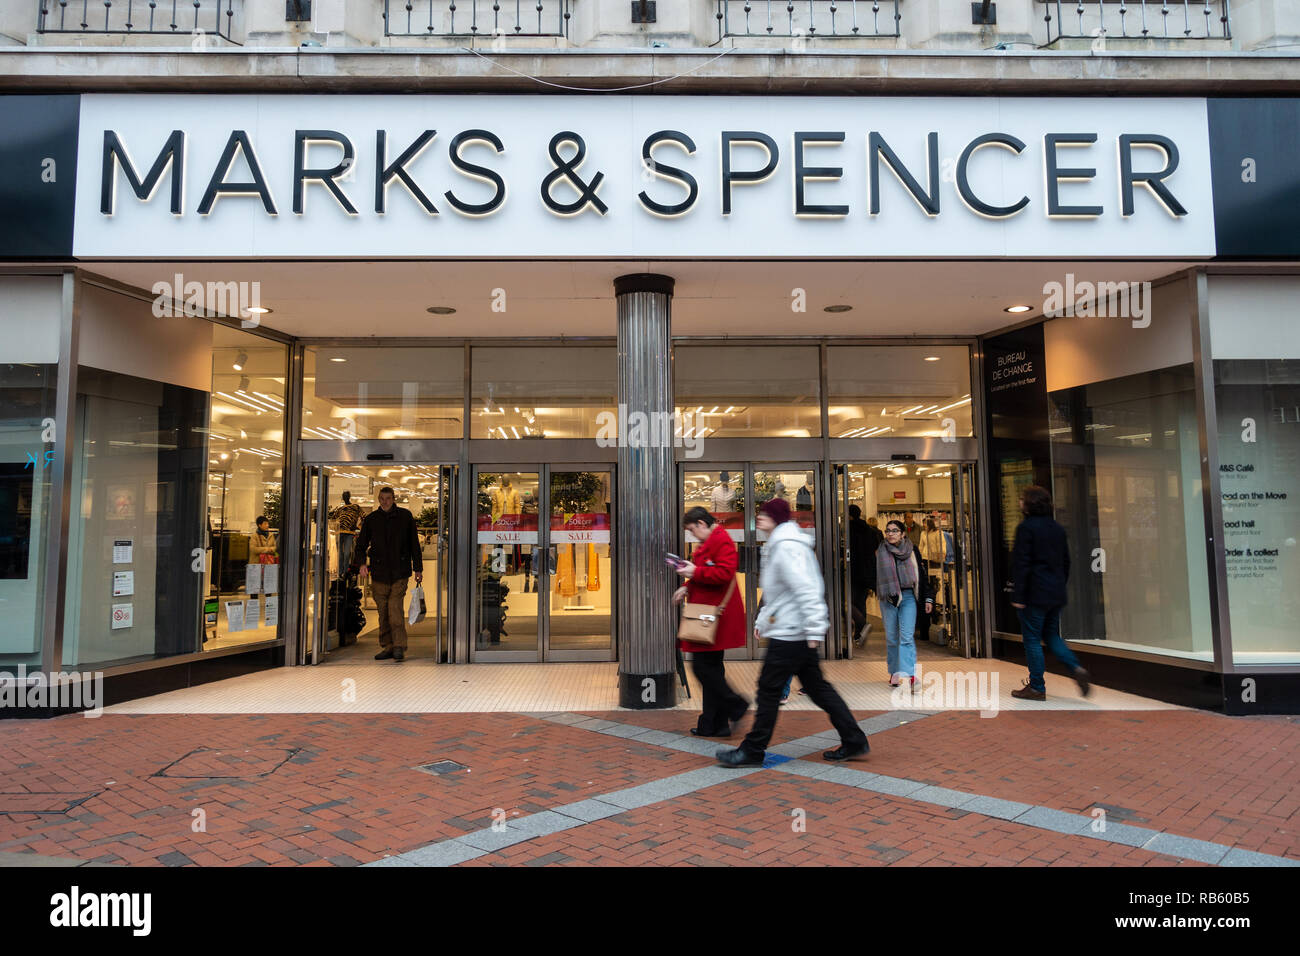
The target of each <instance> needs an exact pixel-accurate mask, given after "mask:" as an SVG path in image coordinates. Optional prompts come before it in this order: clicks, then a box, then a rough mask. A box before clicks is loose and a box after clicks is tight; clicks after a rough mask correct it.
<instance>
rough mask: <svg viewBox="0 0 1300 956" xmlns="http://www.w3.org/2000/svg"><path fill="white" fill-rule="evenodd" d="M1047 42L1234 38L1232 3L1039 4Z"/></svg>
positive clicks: (1088, 0) (1067, 0)
mask: <svg viewBox="0 0 1300 956" xmlns="http://www.w3.org/2000/svg"><path fill="white" fill-rule="evenodd" d="M1039 2H1040V3H1041V4H1042V5H1043V21H1044V22H1045V23H1046V24H1047V42H1048V43H1055V42H1056V41H1057V40H1060V39H1061V38H1063V37H1064V38H1081V39H1094V40H1096V39H1101V40H1102V41H1103V42H1104V40H1106V39H1111V40H1114V39H1120V38H1124V37H1128V38H1130V39H1138V40H1147V39H1150V40H1230V39H1232V14H1231V9H1230V6H1229V0H1039Z"/></svg>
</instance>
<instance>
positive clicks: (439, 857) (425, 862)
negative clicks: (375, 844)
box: [381, 838, 487, 866]
mask: <svg viewBox="0 0 1300 956" xmlns="http://www.w3.org/2000/svg"><path fill="white" fill-rule="evenodd" d="M486 852H487V851H486V850H480V849H478V848H476V847H472V846H469V845H468V844H466V843H464V842H463V840H462V839H459V838H458V839H455V840H444V841H442V842H441V843H434V844H432V845H430V846H424V847H420V849H418V850H411V851H410V852H409V853H403V854H402V855H401V856H400V857H390V859H401V860H404V861H406V862H405V863H403V864H396V865H406V866H455V865H456V864H457V863H464V862H465V861H466V860H473V859H476V858H477V857H480V856H483V855H484V854H486ZM381 862H382V861H381Z"/></svg>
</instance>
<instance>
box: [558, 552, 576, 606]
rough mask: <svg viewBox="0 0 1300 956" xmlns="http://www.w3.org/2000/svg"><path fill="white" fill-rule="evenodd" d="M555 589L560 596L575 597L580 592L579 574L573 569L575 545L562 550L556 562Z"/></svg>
mask: <svg viewBox="0 0 1300 956" xmlns="http://www.w3.org/2000/svg"><path fill="white" fill-rule="evenodd" d="M555 590H556V593H558V594H559V595H560V597H573V596H574V595H575V594H577V593H578V581H577V576H576V575H575V574H574V569H573V546H572V545H570V546H569V547H567V548H565V549H564V550H562V551H560V556H559V559H558V560H557V561H556V562H555Z"/></svg>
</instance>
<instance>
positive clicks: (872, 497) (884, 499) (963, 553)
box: [833, 461, 987, 660]
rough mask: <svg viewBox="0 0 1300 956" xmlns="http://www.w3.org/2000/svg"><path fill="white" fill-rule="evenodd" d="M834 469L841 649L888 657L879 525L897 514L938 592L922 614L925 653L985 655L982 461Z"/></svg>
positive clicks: (919, 638) (920, 651)
mask: <svg viewBox="0 0 1300 956" xmlns="http://www.w3.org/2000/svg"><path fill="white" fill-rule="evenodd" d="M833 475H834V486H835V494H836V507H835V531H836V545H835V555H836V562H835V564H836V574H835V591H836V602H835V606H836V608H837V609H838V622H837V623H838V627H837V628H836V631H837V644H838V647H837V650H838V653H839V656H841V657H846V658H848V657H852V658H858V659H867V660H884V659H885V629H884V622H883V620H882V619H881V615H880V603H879V600H878V598H877V597H876V595H875V594H874V592H873V591H872V590H871V587H870V585H871V581H872V580H873V579H874V573H873V572H872V570H871V569H873V568H874V566H875V546H876V545H877V544H878V543H879V540H880V538H879V535H878V534H877V533H876V531H880V532H883V531H884V528H885V524H886V522H888V521H890V520H899V521H903V522H904V527H907V528H908V529H909V530H908V537H909V538H910V539H911V540H912V543H913V546H914V547H915V548H916V551H917V555H918V560H919V561H920V562H921V566H923V567H925V568H926V571H927V576H928V577H929V579H930V583H931V591H932V593H933V594H934V595H935V605H934V613H933V614H931V615H929V617H928V618H927V617H926V616H925V615H924V614H920V615H918V618H917V624H916V645H917V655H918V658H919V659H921V660H925V659H927V658H930V659H935V658H949V657H952V656H960V657H983V656H986V653H987V650H986V638H985V634H984V624H983V615H982V614H981V613H980V600H979V595H980V573H981V567H980V555H979V547H978V542H979V535H978V533H977V524H976V521H977V515H978V513H979V509H978V502H977V501H976V490H977V487H978V482H977V480H976V473H975V465H974V464H973V463H971V462H958V463H939V462H916V461H889V462H868V463H863V464H849V463H844V464H836V465H835V466H834V469H833ZM851 508H852V509H855V511H856V512H857V513H856V514H853V513H851V512H850V509H851ZM909 522H910V524H909ZM873 529H874V530H873Z"/></svg>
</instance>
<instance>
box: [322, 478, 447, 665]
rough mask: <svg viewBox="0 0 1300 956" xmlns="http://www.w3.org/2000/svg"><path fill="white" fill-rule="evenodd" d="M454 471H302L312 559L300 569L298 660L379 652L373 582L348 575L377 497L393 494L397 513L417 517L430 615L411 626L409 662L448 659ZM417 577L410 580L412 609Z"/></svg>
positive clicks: (367, 655) (363, 656)
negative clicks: (363, 525)
mask: <svg viewBox="0 0 1300 956" xmlns="http://www.w3.org/2000/svg"><path fill="white" fill-rule="evenodd" d="M457 470H458V469H457V467H456V466H455V465H440V464H428V465H422V464H409V463H402V464H392V463H386V464H384V465H362V464H356V463H348V464H333V465H325V464H319V465H307V466H306V467H305V468H304V473H305V474H304V481H305V486H304V487H305V492H306V494H305V497H304V501H306V502H307V508H306V509H305V511H306V514H305V526H304V538H303V540H304V541H305V542H306V544H307V553H306V556H305V560H304V562H303V588H302V595H303V599H302V621H303V628H302V635H301V644H300V654H299V660H301V661H302V662H303V663H307V664H319V663H321V662H322V661H324V660H325V659H326V657H328V658H329V659H330V660H331V661H335V660H347V661H353V660H357V661H360V660H371V659H372V658H373V657H374V655H375V654H376V653H378V651H379V649H380V647H379V640H378V634H379V610H378V607H377V606H376V602H375V594H374V588H373V586H372V585H373V582H372V581H371V579H370V578H369V577H368V576H367V577H366V578H364V579H363V578H362V577H361V576H360V575H359V574H351V573H349V572H348V568H349V566H350V565H351V563H352V562H353V559H354V554H355V545H356V536H357V532H359V531H360V527H361V521H362V519H364V517H365V516H366V515H368V514H370V512H372V511H374V510H375V509H376V508H378V507H379V500H378V496H379V491H380V490H381V489H383V488H392V489H393V497H394V501H395V506H396V507H399V508H405V509H406V510H408V511H410V512H411V514H412V515H413V516H414V518H415V524H416V531H417V534H418V537H419V543H420V556H421V562H422V564H423V582H422V587H423V591H424V604H425V614H424V617H423V619H422V620H419V621H418V622H417V623H415V624H409V623H408V624H406V627H405V630H406V638H407V647H406V659H407V660H417V661H418V660H424V661H434V662H443V661H446V660H447V659H448V647H449V644H450V639H451V618H452V608H451V600H450V596H451V594H452V564H453V562H452V561H450V560H449V557H450V555H451V553H452V552H451V540H452V524H453V519H454V515H455V508H454V506H453V502H454V501H455V500H456V496H455V485H456V480H457ZM414 587H415V574H414V572H412V575H411V577H410V578H409V579H408V580H407V590H406V594H407V597H406V598H405V600H404V606H406V607H407V608H409V606H410V601H411V595H412V591H413V589H414Z"/></svg>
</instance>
